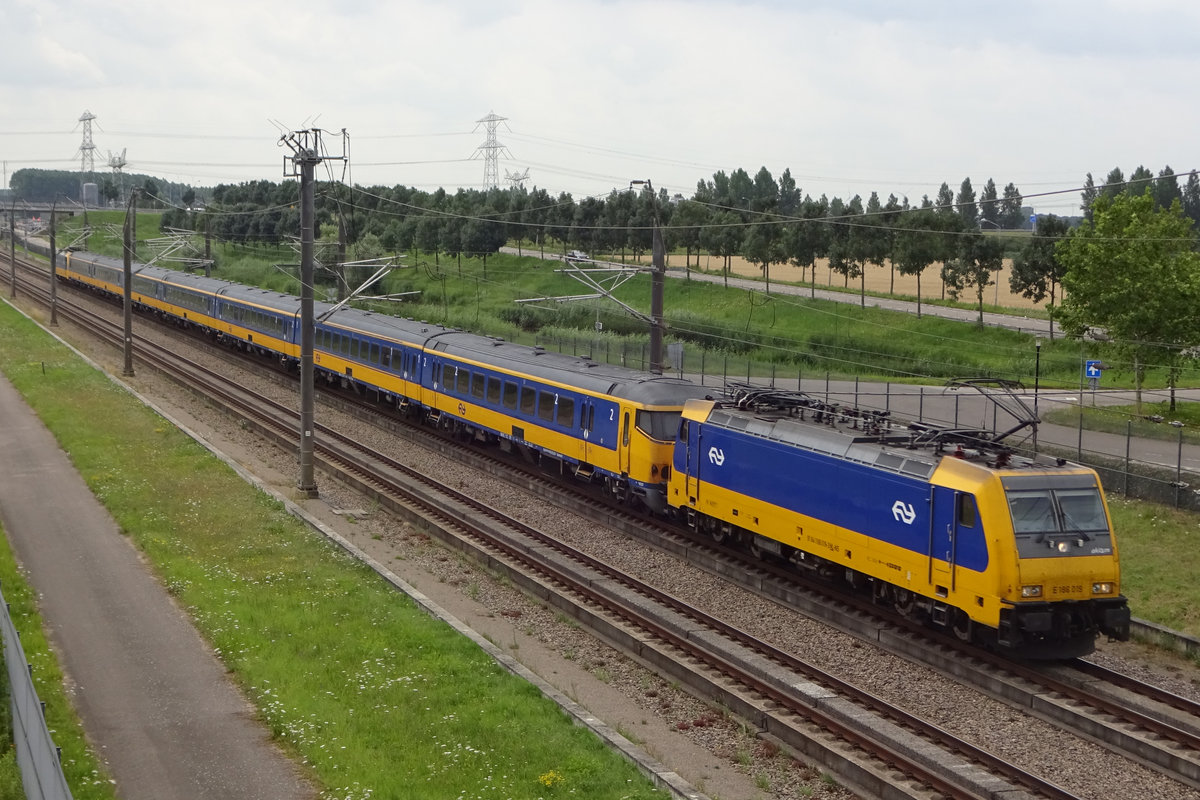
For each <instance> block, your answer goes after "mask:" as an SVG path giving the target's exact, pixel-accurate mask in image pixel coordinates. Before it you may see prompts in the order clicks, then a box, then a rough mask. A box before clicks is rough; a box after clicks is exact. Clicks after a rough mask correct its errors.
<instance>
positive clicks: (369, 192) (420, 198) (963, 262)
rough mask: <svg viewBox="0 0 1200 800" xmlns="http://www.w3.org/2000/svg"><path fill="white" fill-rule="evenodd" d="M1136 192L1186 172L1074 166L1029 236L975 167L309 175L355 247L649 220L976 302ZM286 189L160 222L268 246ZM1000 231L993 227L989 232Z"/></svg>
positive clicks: (277, 235) (494, 240) (680, 236)
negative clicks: (405, 181) (679, 182)
mask: <svg viewBox="0 0 1200 800" xmlns="http://www.w3.org/2000/svg"><path fill="white" fill-rule="evenodd" d="M1126 191H1137V192H1141V191H1145V192H1147V193H1149V195H1150V196H1151V197H1152V199H1153V203H1154V207H1155V208H1166V207H1169V206H1170V205H1171V203H1173V202H1175V201H1179V203H1180V204H1181V207H1182V209H1183V211H1184V214H1185V215H1186V216H1187V217H1189V218H1190V219H1193V220H1200V179H1198V178H1197V176H1196V174H1195V173H1192V174H1189V176H1188V179H1187V182H1186V185H1185V186H1184V187H1180V186H1179V182H1178V179H1177V178H1176V176H1175V174H1174V172H1173V171H1172V170H1171V168H1170V167H1165V168H1164V169H1163V170H1162V171H1160V173H1159V174H1158V176H1157V177H1156V176H1154V175H1153V174H1152V173H1151V172H1150V171H1149V170H1148V169H1146V168H1145V167H1138V168H1137V169H1136V170H1135V171H1134V172H1133V174H1132V175H1131V176H1130V177H1129V179H1125V178H1124V176H1123V174H1122V172H1121V170H1120V169H1119V168H1115V169H1114V170H1112V171H1111V172H1110V173H1109V174H1108V176H1107V177H1106V179H1105V181H1104V183H1103V184H1102V185H1099V186H1097V185H1096V184H1095V182H1094V180H1093V178H1092V176H1091V174H1090V173H1089V174H1088V175H1087V178H1086V182H1085V184H1084V188H1083V191H1082V193H1081V206H1080V208H1081V211H1082V214H1081V215H1080V216H1079V217H1075V218H1062V217H1056V216H1041V217H1039V218H1038V219H1037V221H1036V231H1035V232H1034V233H1035V235H1033V236H1027V237H1023V238H1020V239H1017V238H1008V237H1005V236H1003V235H1002V234H1003V232H1005V231H1018V230H1028V229H1029V228H1030V227H1031V226H1034V225H1035V223H1033V222H1032V221H1031V219H1030V215H1031V209H1030V208H1029V207H1028V206H1026V205H1025V204H1024V198H1023V197H1022V195H1021V192H1020V190H1019V189H1018V188H1017V187H1016V186H1015V185H1014V184H1012V183H1009V184H1007V185H1006V186H1004V188H1003V189H1000V188H999V186H998V185H997V184H996V182H995V181H994V180H992V179H990V178H989V179H988V180H987V182H986V183H985V184H984V187H983V189H982V190H981V191H980V192H978V193H976V191H975V188H974V186H973V185H972V182H971V180H970V178H964V179H963V180H962V181H961V183H960V184H959V186H958V190H957V192H955V191H954V190H952V189H951V188H950V186H949V184H948V183H942V184H941V186H940V187H939V189H938V191H937V193H936V194H935V195H934V196H933V197H932V198H931V197H930V196H928V195H926V196H924V197H922V198H921V199H920V200H919V201H917V202H916V203H911V202H910V201H909V199H908V198H907V197H902V198H898V197H896V195H894V194H892V195H889V196H888V197H887V199H886V200H882V199H881V198H880V197H879V195H878V194H877V193H876V192H871V193H870V195H869V196H868V197H867V199H866V200H865V201H864V200H863V199H862V197H861V196H859V195H855V196H854V197H851V198H850V199H848V200H844V199H842V198H839V197H834V198H832V199H830V198H828V197H826V196H825V195H822V196H820V197H817V198H814V197H812V196H811V195H808V194H805V193H803V192H802V191H801V189H800V188H799V187H798V186H797V185H796V182H795V180H794V179H793V178H792V176H791V172H790V170H784V172H783V174H782V175H780V176H779V178H778V179H776V178H775V177H774V176H772V174H771V173H770V171H769V170H767V168H766V167H762V168H760V169H759V170H758V172H757V173H756V174H755V175H754V176H753V177H752V176H751V175H750V174H749V173H748V172H746V171H745V170H744V169H737V170H734V171H733V172H731V173H728V174H726V173H725V172H723V171H721V172H717V173H715V174H714V175H713V176H712V178H711V179H707V180H701V181H699V182H698V184H697V186H696V190H695V192H694V193H693V195H692V196H691V197H687V198H685V197H683V196H682V195H675V196H668V194H667V192H666V191H664V190H661V189H660V190H658V191H657V192H656V191H653V190H652V188H651V187H649V186H645V185H643V186H638V187H636V188H635V187H633V186H630V187H629V188H628V189H625V190H618V189H614V190H613V191H612V192H610V193H609V194H608V195H607V196H606V197H585V198H582V199H580V200H578V201H576V200H575V199H574V198H573V197H572V196H571V195H570V194H569V193H565V192H564V193H560V194H558V195H552V194H550V193H549V192H548V191H546V190H545V189H542V188H538V187H534V188H533V189H527V188H526V187H524V186H519V187H514V188H511V189H492V190H490V191H480V190H474V189H459V190H457V191H456V192H455V193H453V194H451V193H449V192H447V191H446V190H445V189H438V190H436V191H433V192H426V191H422V190H418V189H415V188H411V187H405V186H395V187H348V186H345V185H342V184H322V185H321V187H320V191H319V193H318V200H317V222H318V224H319V225H320V226H321V228H322V229H323V230H324V231H325V232H326V234H327V236H332V237H340V238H341V239H342V240H343V241H345V242H346V243H347V244H348V245H351V246H354V247H356V248H357V249H356V253H357V255H356V257H357V258H368V257H373V256H377V255H383V254H386V253H389V252H405V251H413V250H417V251H422V252H426V253H431V254H433V255H434V257H435V258H439V257H440V256H442V255H447V256H450V257H461V256H462V255H464V254H473V255H480V256H483V257H484V258H485V264H486V256H487V254H489V253H494V252H496V251H497V250H499V248H500V247H502V246H504V245H505V244H506V243H516V244H517V246H518V247H530V248H532V249H536V250H539V251H540V252H541V253H542V254H543V255H544V254H545V253H546V251H547V250H550V251H551V252H561V253H566V252H567V251H568V250H570V249H576V250H583V251H587V252H591V253H606V254H614V255H616V256H619V257H620V258H622V259H624V258H625V256H626V255H633V256H635V257H641V256H642V255H644V254H645V253H648V252H649V251H650V247H651V241H652V237H653V230H654V228H655V226H656V225H658V226H661V228H662V231H663V235H664V240H665V242H666V245H667V248H668V249H669V250H670V251H673V252H678V251H683V254H684V263H685V267H686V268H690V267H691V264H692V260H693V257H694V258H695V263H696V264H699V261H700V256H701V254H704V253H708V254H710V255H712V256H715V257H717V258H720V259H722V260H723V271H724V273H725V275H726V277H728V274H729V271H730V265H731V260H732V259H733V258H734V257H735V256H740V257H743V258H745V259H746V260H748V261H750V262H752V263H754V264H756V265H757V266H758V267H759V269H760V270H761V271H762V273H763V277H764V278H765V280H766V288H767V291H768V292H769V291H770V278H771V267H772V266H773V265H779V264H791V265H793V266H796V267H799V268H800V269H801V270H802V279H805V280H811V281H812V283H813V284H814V285H815V281H816V269H817V263H818V261H822V262H824V263H825V264H826V265H827V268H828V269H829V270H830V271H831V272H836V273H838V274H839V275H841V276H842V277H843V280H844V282H845V284H846V285H847V286H849V284H850V282H851V281H857V282H858V284H859V291H860V295H861V296H863V297H864V302H865V293H866V275H867V271H868V270H869V269H870V268H872V267H875V268H878V269H882V268H883V267H884V266H885V265H887V266H888V267H889V269H890V272H891V274H890V282H889V283H890V287H889V289H890V290H894V287H895V275H896V273H897V272H899V273H900V274H902V275H908V276H913V277H915V279H916V282H917V287H918V300H917V302H918V314H919V313H920V303H921V284H922V280H923V279H927V275H928V270H929V268H930V267H931V266H934V265H939V269H938V270H937V272H936V273H935V278H934V279H935V280H940V281H941V285H942V292H943V295H944V294H945V293H949V294H950V295H951V296H953V297H955V298H959V297H963V296H971V299H972V301H973V302H974V304H975V305H976V306H977V307H978V309H979V314H980V318H981V319H982V314H983V298H984V293H985V290H986V289H987V287H988V286H991V285H993V282H994V276H995V273H996V272H997V271H999V270H1000V269H1001V267H1002V265H1003V261H1004V258H1005V256H1006V255H1008V256H1010V257H1011V258H1012V259H1013V263H1014V271H1013V274H1012V276H1011V286H1012V288H1013V290H1014V291H1016V292H1019V293H1023V294H1025V295H1026V296H1028V297H1031V298H1033V299H1034V300H1036V301H1042V300H1045V299H1047V298H1049V300H1050V302H1051V304H1052V305H1054V304H1055V303H1056V301H1057V299H1058V295H1059V293H1060V285H1061V281H1062V277H1061V270H1059V269H1057V267H1056V266H1048V265H1049V264H1051V263H1052V262H1053V243H1054V242H1055V241H1057V239H1058V238H1060V237H1061V236H1062V235H1063V234H1064V233H1065V231H1066V230H1067V229H1068V227H1069V226H1071V225H1072V224H1074V223H1077V222H1079V221H1083V220H1087V221H1090V219H1091V213H1092V207H1093V205H1094V204H1095V202H1096V200H1098V199H1100V198H1112V197H1114V196H1116V195H1117V194H1119V193H1122V192H1126ZM297 194H298V188H297V185H296V184H295V183H294V182H285V183H274V182H271V181H251V182H247V183H242V184H236V185H221V186H218V187H216V188H215V189H213V190H212V191H211V193H210V194H209V199H208V201H207V206H206V209H205V211H204V213H203V214H199V215H198V214H196V213H195V212H192V211H188V210H186V209H183V208H176V209H170V210H168V211H167V212H166V213H165V214H164V217H163V225H164V226H169V227H178V228H203V229H205V230H207V231H208V232H209V233H210V234H211V235H213V236H214V237H216V238H218V239H219V240H222V241H229V242H241V243H248V244H263V245H278V244H281V243H283V242H284V241H287V240H288V239H290V238H295V237H296V235H297V233H298V231H299V218H300V217H299V214H300V212H299V208H298V205H297ZM998 234H999V235H998Z"/></svg>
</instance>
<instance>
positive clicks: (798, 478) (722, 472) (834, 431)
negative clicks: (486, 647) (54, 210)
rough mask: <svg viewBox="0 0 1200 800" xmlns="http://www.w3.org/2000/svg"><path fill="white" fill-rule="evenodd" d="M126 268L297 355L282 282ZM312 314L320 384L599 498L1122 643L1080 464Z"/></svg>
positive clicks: (1110, 558)
mask: <svg viewBox="0 0 1200 800" xmlns="http://www.w3.org/2000/svg"><path fill="white" fill-rule="evenodd" d="M33 249H36V247H35V248H33ZM44 249H45V248H42V250H43V251H44ZM64 261H65V263H64V264H63V265H62V266H61V267H59V269H58V275H59V278H60V280H63V281H66V282H69V283H72V284H75V285H79V286H83V287H87V288H90V289H92V290H94V291H97V292H100V293H102V294H107V295H115V296H121V295H123V292H124V268H123V264H122V262H120V261H118V260H116V259H111V258H107V257H104V256H99V255H95V254H91V253H86V252H70V253H67V254H66V255H65V258H64ZM131 273H132V286H131V295H132V298H133V303H134V305H135V307H136V308H137V309H139V310H140V311H144V312H147V313H151V314H155V315H158V316H160V317H162V318H164V319H167V320H170V321H171V322H173V323H174V324H176V325H180V326H183V327H189V328H198V329H201V330H202V331H203V332H205V333H206V334H208V335H209V336H211V337H213V338H215V339H216V340H217V341H220V342H224V343H227V344H231V345H233V346H235V347H237V348H240V349H243V350H246V351H250V352H254V353H258V354H260V355H263V356H267V357H271V358H274V359H279V360H280V361H281V362H283V363H284V364H285V365H288V366H291V367H297V366H298V364H299V360H300V333H301V325H300V299H299V298H297V297H294V296H291V295H287V294H282V293H278V292H274V291H269V290H265V289H260V288H254V287H249V286H244V285H240V284H236V283H231V282H228V281H224V280H219V279H215V278H208V277H202V276H199V275H195V274H190V273H183V272H178V271H175V270H171V269H166V268H162V267H155V266H146V265H140V264H139V265H134V267H133V268H132V270H131ZM314 308H315V311H314V316H315V344H314V354H313V361H314V368H315V372H316V375H317V376H318V379H320V380H323V381H325V382H326V383H327V384H331V385H340V386H342V387H350V388H353V389H354V390H356V391H359V392H362V393H370V396H372V397H374V398H376V399H377V400H379V401H380V402H382V403H384V404H387V405H390V406H393V407H394V408H395V409H397V410H399V411H402V412H407V413H410V414H414V415H419V416H420V417H421V418H423V419H424V420H425V421H427V422H430V423H432V424H435V425H437V426H439V427H442V428H445V429H447V430H451V431H454V432H456V433H458V434H460V435H462V436H464V437H469V438H471V439H474V440H475V441H477V442H479V443H484V444H490V445H493V446H497V447H499V448H501V449H503V450H505V451H508V452H511V453H515V454H518V455H520V456H523V457H524V458H525V459H527V460H528V461H530V462H533V463H536V464H539V465H540V466H541V467H542V468H543V469H544V470H547V471H551V472H557V473H559V474H562V475H565V476H571V477H572V478H573V479H575V480H578V481H581V482H584V483H587V484H591V485H594V486H596V487H597V488H598V489H600V490H602V491H604V492H605V493H606V494H608V495H609V496H611V498H613V499H614V500H616V501H618V502H621V503H627V504H632V505H636V506H639V507H644V508H645V509H647V510H648V511H650V512H651V513H654V514H657V515H661V516H664V517H668V518H670V519H672V520H674V521H675V522H677V523H678V524H679V525H681V526H686V527H688V528H690V529H692V530H693V531H695V532H697V533H699V534H702V535H706V536H710V537H712V538H713V539H715V540H717V541H727V542H730V543H734V544H738V545H742V546H744V547H745V548H746V549H748V550H749V551H750V552H751V553H752V554H753V555H754V556H756V557H758V558H762V559H771V560H774V561H777V562H780V563H785V564H789V565H793V566H794V567H795V568H796V569H797V570H799V571H802V572H808V573H812V574H814V575H819V576H821V577H823V578H826V579H832V580H836V581H838V582H842V583H847V584H849V585H850V586H852V587H855V588H857V589H859V590H862V591H867V592H870V593H871V595H872V597H873V599H874V600H875V601H876V602H877V603H879V604H881V605H885V606H887V607H889V608H893V609H895V610H896V611H897V612H899V613H900V614H902V615H904V616H907V617H912V618H918V619H920V620H921V621H923V622H925V623H927V624H929V625H931V626H933V627H935V628H940V629H943V630H945V631H947V632H952V633H953V634H954V635H956V636H958V637H959V638H961V639H963V640H965V641H973V642H976V643H981V644H984V645H986V646H989V647H992V648H994V649H997V650H999V651H1001V652H1003V653H1005V654H1007V655H1010V656H1013V657H1018V658H1031V659H1061V658H1070V657H1075V656H1079V655H1085V654H1087V653H1089V652H1091V651H1092V650H1093V649H1094V647H1095V641H1096V639H1097V638H1098V637H1099V636H1101V635H1106V636H1108V637H1109V638H1110V639H1111V640H1117V641H1125V640H1128V638H1129V628H1130V612H1129V607H1128V603H1127V601H1126V599H1125V597H1124V596H1123V595H1122V594H1121V585H1120V563H1119V558H1118V549H1117V538H1116V536H1115V535H1114V533H1113V530H1112V525H1111V521H1110V517H1109V514H1108V508H1107V503H1106V500H1105V497H1104V491H1103V487H1102V486H1101V484H1100V481H1099V479H1098V477H1097V475H1096V473H1095V471H1094V470H1091V469H1089V468H1087V467H1084V466H1081V465H1078V464H1073V463H1069V462H1067V461H1065V460H1063V459H1052V458H1048V457H1046V456H1040V457H1036V458H1027V457H1023V456H1019V455H1018V454H1016V453H1015V452H1014V451H1013V450H1012V449H1011V448H1009V447H1007V446H1005V444H1004V443H1003V441H1001V439H1002V435H997V434H995V433H992V432H987V431H978V430H961V429H951V428H944V427H938V426H935V425H930V424H923V423H903V422H900V421H897V420H893V419H892V418H891V416H890V415H889V414H887V413H879V412H866V411H859V410H857V409H848V408H843V407H839V406H837V405H836V404H834V405H831V404H829V403H827V402H822V401H819V400H817V399H814V398H812V397H809V396H807V395H804V394H803V393H800V392H784V391H776V390H774V389H770V388H764V387H753V386H750V385H738V386H731V387H728V389H727V391H716V390H714V389H712V388H706V387H703V386H701V385H698V384H696V383H694V382H692V381H689V380H687V379H685V378H682V377H667V376H663V375H659V374H652V373H648V372H642V371H638V370H634V369H629V368H625V367H620V366H614V365H609V364H603V363H599V362H597V361H595V360H592V359H591V358H589V357H587V356H569V355H565V354H560V353H555V352H550V351H547V350H545V349H543V348H542V347H539V346H526V345H520V344H515V343H512V342H508V341H505V340H504V339H501V338H499V337H494V336H486V335H481V334H476V333H470V332H467V331H462V330H456V329H452V328H447V327H443V326H440V325H437V324H430V323H427V322H423V321H418V320H413V319H406V318H401V317H398V316H391V315H386V314H379V313H375V312H371V311H367V310H363V309H358V308H353V307H350V306H337V307H335V306H332V305H330V304H327V303H322V302H316V303H315V304H314ZM1018 405H1023V404H1021V403H1020V401H1019V399H1018ZM1026 424H1036V419H1026V420H1025V421H1024V422H1022V423H1021V425H1026ZM1018 427H1020V426H1018Z"/></svg>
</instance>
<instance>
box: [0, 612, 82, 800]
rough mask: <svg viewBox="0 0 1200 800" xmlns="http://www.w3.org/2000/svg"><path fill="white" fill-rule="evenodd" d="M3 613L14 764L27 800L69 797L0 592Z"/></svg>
mask: <svg viewBox="0 0 1200 800" xmlns="http://www.w3.org/2000/svg"><path fill="white" fill-rule="evenodd" d="M0 606H3V608H4V613H3V614H2V615H0V617H3V619H2V620H0V627H2V629H3V638H4V663H5V665H6V666H7V669H8V685H9V691H10V692H11V694H12V698H11V706H12V717H13V739H14V741H15V744H16V750H17V764H18V765H19V766H20V768H21V780H22V782H23V783H24V784H25V797H26V798H27V800H70V798H71V790H70V789H68V788H67V779H66V777H65V776H64V775H63V771H62V763H61V758H60V753H59V749H58V747H56V746H55V744H54V740H53V739H51V738H50V730H49V729H48V728H47V727H46V716H45V713H44V712H45V704H44V703H42V702H41V701H40V700H38V696H37V690H36V689H34V686H33V678H32V677H31V675H30V671H31V670H32V667H30V666H29V662H27V661H26V660H25V650H24V648H22V647H21V638H20V635H19V634H18V633H17V629H16V628H15V627H14V626H13V622H12V617H11V616H9V613H8V603H7V602H5V600H4V595H3V593H0Z"/></svg>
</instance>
